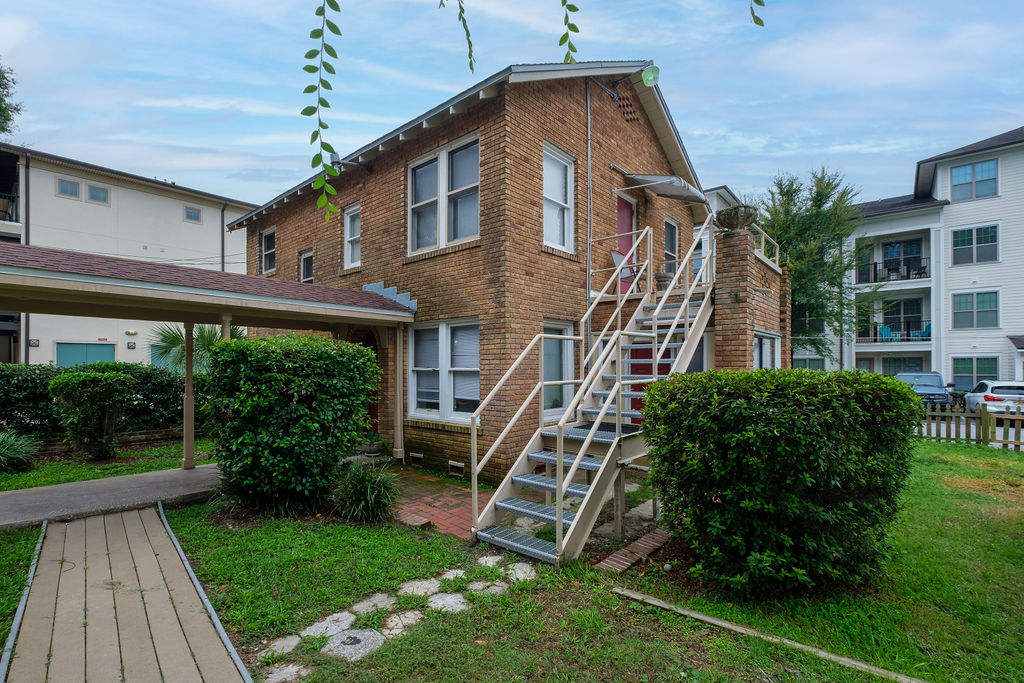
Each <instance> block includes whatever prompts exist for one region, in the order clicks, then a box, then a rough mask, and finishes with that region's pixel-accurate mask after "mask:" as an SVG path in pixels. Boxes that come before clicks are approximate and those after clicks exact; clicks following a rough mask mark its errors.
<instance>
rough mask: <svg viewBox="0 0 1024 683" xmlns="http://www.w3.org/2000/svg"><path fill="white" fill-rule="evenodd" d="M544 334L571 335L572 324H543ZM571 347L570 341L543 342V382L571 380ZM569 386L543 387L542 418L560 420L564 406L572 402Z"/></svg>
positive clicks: (549, 340) (570, 386)
mask: <svg viewBox="0 0 1024 683" xmlns="http://www.w3.org/2000/svg"><path fill="white" fill-rule="evenodd" d="M544 334H557V335H566V336H571V335H572V324H571V323H561V322H545V323H544ZM572 355H573V346H572V340H570V339H545V340H544V381H545V382H564V381H567V380H571V379H572V378H573V367H574V366H573V358H572ZM573 393H574V387H573V385H571V384H553V385H551V386H546V387H544V416H545V417H546V418H548V419H552V418H560V417H561V416H562V413H563V412H564V411H565V406H567V405H568V404H569V401H570V400H572V395H573Z"/></svg>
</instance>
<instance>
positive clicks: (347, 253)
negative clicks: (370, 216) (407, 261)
mask: <svg viewBox="0 0 1024 683" xmlns="http://www.w3.org/2000/svg"><path fill="white" fill-rule="evenodd" d="M355 215H358V216H359V235H357V236H356V237H352V236H351V235H350V234H349V226H350V225H351V221H352V216H355ZM342 231H343V234H342V242H343V246H342V251H343V252H344V254H343V256H342V259H343V261H342V265H343V267H344V269H345V270H348V269H349V268H358V267H359V266H361V265H363V212H362V209H361V208H360V205H359V204H358V203H356V204H353V205H352V206H350V207H348V208H347V209H345V218H344V220H343V222H342ZM352 242H359V260H358V261H357V260H353V259H352V246H351V244H352ZM410 244H411V242H410Z"/></svg>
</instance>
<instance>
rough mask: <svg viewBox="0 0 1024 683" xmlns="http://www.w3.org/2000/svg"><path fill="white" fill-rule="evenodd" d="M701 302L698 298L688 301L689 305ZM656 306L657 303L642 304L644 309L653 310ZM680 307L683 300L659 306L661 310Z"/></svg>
mask: <svg viewBox="0 0 1024 683" xmlns="http://www.w3.org/2000/svg"><path fill="white" fill-rule="evenodd" d="M701 303H703V302H702V301H700V300H692V301H690V305H691V306H700V305H701ZM657 307H658V304H645V305H644V310H645V311H653V310H654V309H656V308H657ZM682 307H683V302H682V301H677V302H676V303H674V304H665V305H664V306H662V307H661V310H663V311H664V310H666V309H669V308H682Z"/></svg>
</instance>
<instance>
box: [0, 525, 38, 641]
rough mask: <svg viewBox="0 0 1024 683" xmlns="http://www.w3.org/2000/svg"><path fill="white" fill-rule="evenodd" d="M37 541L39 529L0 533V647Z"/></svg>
mask: <svg viewBox="0 0 1024 683" xmlns="http://www.w3.org/2000/svg"><path fill="white" fill-rule="evenodd" d="M38 541H39V528H38V527H32V528H28V529H16V530H14V531H0V648H2V647H3V646H4V645H5V644H6V643H7V636H8V634H9V633H10V630H11V623H12V622H13V621H14V612H15V611H16V610H17V609H18V603H19V602H20V601H21V594H22V593H23V592H24V591H25V582H26V581H28V568H29V566H30V565H31V564H32V553H33V551H34V550H35V549H36V543H37V542H38Z"/></svg>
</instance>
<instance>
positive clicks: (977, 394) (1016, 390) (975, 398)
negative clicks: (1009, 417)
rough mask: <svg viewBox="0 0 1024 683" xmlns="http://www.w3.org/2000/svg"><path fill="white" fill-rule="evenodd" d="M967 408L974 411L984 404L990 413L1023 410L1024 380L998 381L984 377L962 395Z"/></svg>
mask: <svg viewBox="0 0 1024 683" xmlns="http://www.w3.org/2000/svg"><path fill="white" fill-rule="evenodd" d="M964 403H965V404H966V406H967V410H969V411H974V410H977V409H978V406H980V405H984V406H985V409H986V410H988V412H990V413H1005V412H1007V411H1010V412H1016V411H1017V408H1020V409H1021V411H1022V412H1024V382H1000V381H998V380H994V379H986V380H982V381H981V382H978V386H976V387H974V388H973V389H971V390H970V391H969V392H967V393H966V394H965V395H964Z"/></svg>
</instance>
